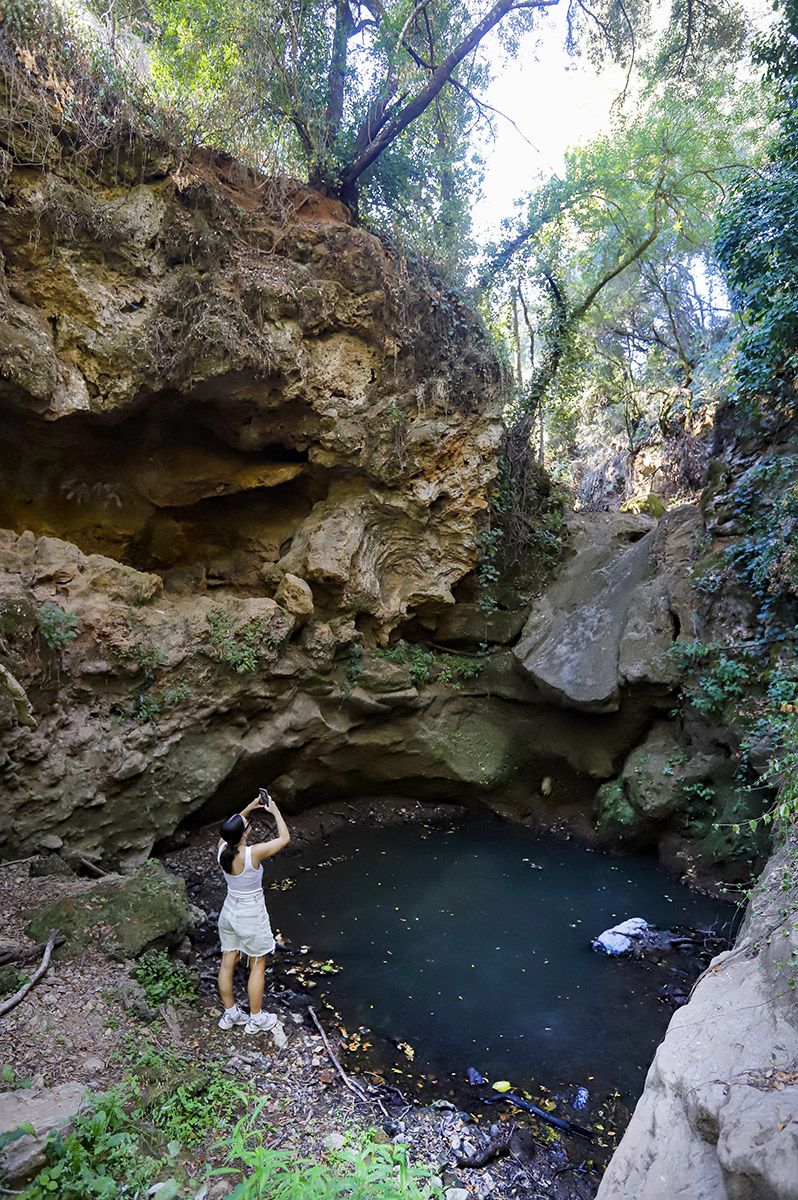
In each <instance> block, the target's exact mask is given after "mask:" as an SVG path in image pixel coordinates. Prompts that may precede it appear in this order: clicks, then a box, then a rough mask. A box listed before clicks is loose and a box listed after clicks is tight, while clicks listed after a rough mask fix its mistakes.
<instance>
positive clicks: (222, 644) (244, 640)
mask: <svg viewBox="0 0 798 1200" xmlns="http://www.w3.org/2000/svg"><path fill="white" fill-rule="evenodd" d="M283 641H284V638H283V637H282V635H281V634H280V633H279V632H278V631H277V630H276V629H274V628H273V627H272V625H271V624H270V622H268V621H266V620H263V619H259V620H256V621H250V622H249V624H248V625H245V626H244V627H243V628H242V629H237V628H236V622H235V619H234V618H233V617H232V616H230V614H229V613H226V612H225V611H224V609H221V608H214V609H212V610H211V611H210V612H209V613H208V642H209V644H210V648H211V654H212V656H213V657H214V658H215V659H216V660H217V662H221V663H224V664H225V666H227V667H230V668H231V670H233V671H236V672H237V673H238V674H239V675H243V674H246V673H247V672H249V671H254V670H255V669H256V668H257V665H258V661H259V659H260V658H261V656H263V655H272V656H273V655H274V654H275V653H276V652H277V651H278V650H279V649H280V647H281V646H282V644H283Z"/></svg>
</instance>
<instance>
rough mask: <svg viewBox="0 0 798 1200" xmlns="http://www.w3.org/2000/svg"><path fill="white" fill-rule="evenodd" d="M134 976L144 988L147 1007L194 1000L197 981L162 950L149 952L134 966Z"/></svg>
mask: <svg viewBox="0 0 798 1200" xmlns="http://www.w3.org/2000/svg"><path fill="white" fill-rule="evenodd" d="M133 974H134V976H135V978H136V980H137V981H138V982H139V983H140V984H141V986H142V987H143V988H144V991H145V993H146V996H147V1003H148V1004H150V1005H151V1006H152V1007H153V1008H157V1007H158V1005H159V1004H164V1003H166V1004H178V1003H180V1002H181V1001H184V1000H185V1001H188V1002H189V1003H190V1004H193V1003H194V1001H195V1000H196V998H197V981H196V979H195V978H194V976H193V975H192V974H191V973H190V972H189V970H188V969H187V968H186V967H185V966H184V965H183V963H181V962H174V961H173V960H172V959H171V958H170V957H169V955H168V954H166V953H165V951H163V950H148V951H147V952H146V953H145V954H142V956H141V958H140V959H139V960H138V962H137V963H136V966H135V969H134V971H133Z"/></svg>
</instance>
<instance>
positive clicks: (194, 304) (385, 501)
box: [0, 73, 502, 632]
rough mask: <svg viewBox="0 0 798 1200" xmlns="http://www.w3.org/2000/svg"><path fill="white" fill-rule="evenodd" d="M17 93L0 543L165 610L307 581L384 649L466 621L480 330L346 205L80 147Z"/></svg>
mask: <svg viewBox="0 0 798 1200" xmlns="http://www.w3.org/2000/svg"><path fill="white" fill-rule="evenodd" d="M3 80H4V82H3V83H0V87H3V86H9V87H10V86H11V84H10V81H9V75H8V73H6V74H4V76H3ZM17 82H18V91H17V93H16V94H15V96H14V102H13V104H12V105H10V106H9V112H8V114H7V116H6V119H5V121H4V124H3V135H2V140H3V144H4V148H5V152H6V155H7V158H6V159H4V162H8V163H9V164H10V171H9V172H8V177H7V179H5V183H4V192H3V203H2V204H0V245H1V246H2V253H3V258H2V260H0V326H1V327H2V335H0V336H1V339H2V345H1V346H0V349H1V350H2V371H0V528H2V527H4V528H6V529H10V530H14V531H15V532H17V533H21V532H23V531H25V530H30V531H32V532H33V533H34V534H36V535H37V536H48V535H54V536H58V537H60V538H62V539H63V540H65V541H68V542H71V543H73V544H74V545H76V546H77V547H79V548H80V550H81V551H83V553H84V554H88V555H95V554H96V555H101V556H105V557H106V558H109V559H114V560H117V561H118V562H121V563H124V564H126V565H129V566H132V567H136V568H138V569H141V570H143V571H147V572H150V571H151V572H156V573H157V574H158V575H159V576H160V577H161V578H162V579H163V581H164V584H165V586H166V588H167V590H174V591H184V592H197V591H203V590H205V589H206V588H208V587H214V588H217V589H218V588H225V587H227V588H233V589H238V590H246V591H248V592H249V593H251V594H255V595H264V594H265V595H273V594H274V590H275V588H276V587H277V586H278V585H279V583H280V580H281V579H282V577H283V576H284V575H285V574H286V573H290V574H292V575H294V576H296V577H298V578H299V579H301V580H303V581H305V582H306V583H307V585H308V586H309V587H310V588H311V589H312V592H313V603H314V605H315V607H316V608H317V609H319V610H324V611H326V612H327V614H328V615H334V614H337V613H339V612H346V613H347V614H350V615H356V616H358V617H360V618H361V619H362V620H363V622H364V623H368V622H371V623H372V624H373V626H374V628H375V629H376V630H377V631H379V632H384V631H387V630H389V629H390V628H392V627H393V626H394V625H396V623H397V622H398V621H399V620H401V619H402V618H403V617H404V616H405V615H406V613H407V611H408V609H409V608H412V607H413V606H415V605H418V604H420V603H422V602H428V603H433V604H446V603H450V602H451V591H450V589H451V587H452V586H453V584H454V583H456V582H457V580H458V579H460V578H461V576H462V575H464V574H465V573H466V572H467V571H468V570H469V569H470V568H471V567H472V566H473V564H474V561H475V556H476V528H477V522H478V519H479V517H480V514H481V513H482V512H483V510H484V508H485V506H486V495H487V488H488V485H489V484H490V482H491V480H492V479H493V477H494V475H495V472H496V457H495V451H496V447H497V445H498V442H499V439H500V437H501V428H502V427H501V423H500V416H499V414H500V409H501V403H502V397H501V379H500V370H499V366H498V363H497V361H496V358H495V356H494V354H493V351H492V349H491V346H490V343H489V340H488V337H487V335H486V334H485V332H484V331H483V330H482V329H481V327H480V325H479V323H478V321H477V320H476V318H475V317H474V316H473V314H472V313H471V312H470V311H469V310H468V309H466V308H465V307H464V305H463V304H462V303H461V302H460V301H459V300H457V299H456V298H455V297H454V296H453V295H451V294H449V293H447V292H446V291H445V289H444V288H443V286H442V285H441V284H440V283H439V282H438V281H436V280H434V279H427V278H426V277H423V276H422V275H421V274H420V273H419V272H412V271H410V270H409V269H408V268H407V265H406V263H405V262H404V261H403V260H402V259H401V257H399V256H398V255H396V254H393V253H392V252H391V251H389V250H388V249H387V248H386V246H385V245H384V244H383V243H381V242H380V241H379V240H378V239H377V238H376V237H374V236H372V235H371V234H369V233H367V232H366V231H365V230H363V229H358V228H355V227H353V226H352V223H351V219H350V216H349V213H348V212H347V210H346V209H345V208H344V207H343V206H342V205H340V204H338V203H336V202H333V201H327V200H324V199H323V198H322V197H320V196H319V195H316V194H314V193H313V192H311V191H309V190H308V189H305V188H303V187H301V185H299V184H297V183H295V182H291V181H289V180H273V179H266V178H264V177H257V176H253V175H252V173H251V172H248V171H247V170H246V169H244V168H243V167H241V166H240V165H239V164H236V163H234V162H232V160H230V159H229V158H226V157H225V156H221V155H219V156H214V155H212V154H210V153H209V152H205V151H197V152H196V153H194V154H193V155H192V156H191V157H190V158H189V159H188V160H185V159H183V158H180V157H179V156H178V155H177V153H173V152H172V151H170V150H169V149H168V148H167V147H164V146H162V145H156V144H149V143H147V142H146V141H144V140H143V139H142V138H141V137H138V136H134V135H131V138H130V141H129V142H126V143H125V144H124V145H123V146H122V145H120V146H115V147H111V148H109V150H108V152H107V153H105V154H103V153H101V152H98V153H96V154H94V155H88V154H86V153H84V152H83V151H84V149H85V148H82V147H80V146H79V145H76V146H75V147H74V148H73V149H72V150H70V149H69V148H67V143H66V141H65V140H63V139H62V140H61V141H59V138H58V133H59V131H60V129H61V127H62V125H63V120H64V118H63V116H62V115H61V114H60V113H59V114H56V113H52V114H50V115H49V116H48V114H47V112H46V111H43V109H42V101H41V93H39V95H38V96H36V97H34V96H33V94H32V93H31V94H27V95H26V90H25V83H24V77H23V76H22V74H20V80H19V81H17ZM6 100H7V98H6V97H5V96H2V95H0V103H4V102H6ZM34 116H35V120H33V117H34ZM48 119H51V120H52V122H53V131H52V132H53V136H52V137H51V138H50V139H49V140H47V138H46V137H45V136H44V133H43V130H42V126H43V124H46V122H47V120H48ZM32 125H34V126H35V127H36V129H37V130H38V136H39V137H40V138H41V139H42V141H41V145H45V146H46V147H47V152H45V153H44V158H43V160H42V154H41V153H38V152H35V148H34V147H32V146H31V145H30V144H29V143H30V139H31V137H34V136H37V135H35V134H33V133H31V126H32ZM31 162H35V163H37V164H40V165H39V166H37V167H31V166H29V165H28V164H29V163H31Z"/></svg>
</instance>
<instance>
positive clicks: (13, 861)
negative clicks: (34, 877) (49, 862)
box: [0, 854, 38, 867]
mask: <svg viewBox="0 0 798 1200" xmlns="http://www.w3.org/2000/svg"><path fill="white" fill-rule="evenodd" d="M37 857H38V855H36V854H29V855H28V857H27V858H7V859H6V861H5V862H0V867H17V866H19V864H20V863H26V862H31V861H32V860H33V859H34V858H37Z"/></svg>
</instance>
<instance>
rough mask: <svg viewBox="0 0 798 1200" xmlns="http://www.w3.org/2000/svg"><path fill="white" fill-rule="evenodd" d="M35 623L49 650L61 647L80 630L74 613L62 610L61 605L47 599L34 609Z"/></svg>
mask: <svg viewBox="0 0 798 1200" xmlns="http://www.w3.org/2000/svg"><path fill="white" fill-rule="evenodd" d="M36 624H37V625H38V627H39V633H40V634H41V636H42V638H43V640H44V642H45V644H46V645H47V646H49V647H50V649H51V650H61V649H63V647H64V646H65V645H66V644H67V642H71V641H72V639H73V638H76V637H77V636H78V633H79V632H80V621H79V620H78V618H77V617H76V616H75V614H74V613H68V612H64V610H63V608H61V605H60V604H56V603H55V602H54V601H48V603H47V604H42V606H41V607H40V608H38V609H37V610H36Z"/></svg>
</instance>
